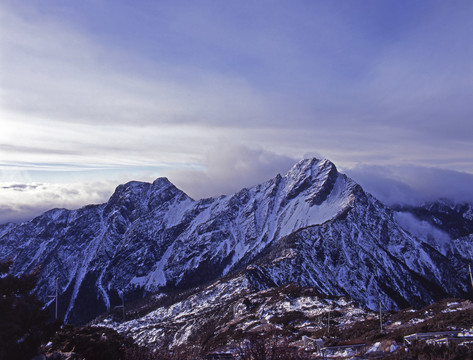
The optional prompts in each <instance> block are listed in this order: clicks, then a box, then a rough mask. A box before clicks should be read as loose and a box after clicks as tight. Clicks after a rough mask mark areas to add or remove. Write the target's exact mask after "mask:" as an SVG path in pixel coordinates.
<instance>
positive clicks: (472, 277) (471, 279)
mask: <svg viewBox="0 0 473 360" xmlns="http://www.w3.org/2000/svg"><path fill="white" fill-rule="evenodd" d="M468 270H469V271H470V281H471V287H472V289H473V276H472V275H471V265H470V264H468Z"/></svg>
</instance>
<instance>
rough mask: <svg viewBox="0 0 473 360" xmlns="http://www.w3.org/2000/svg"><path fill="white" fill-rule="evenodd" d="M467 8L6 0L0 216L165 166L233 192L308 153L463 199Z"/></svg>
mask: <svg viewBox="0 0 473 360" xmlns="http://www.w3.org/2000/svg"><path fill="white" fill-rule="evenodd" d="M472 18H473V2H471V1H448V2H447V1H432V0H429V1H399V0H398V1H378V0H377V1H367V0H359V1H357V0H352V1H328V0H327V1H291V2H289V1H258V2H255V1H133V2H130V1H119V0H118V1H117V0H115V1H111V0H94V1H91V0H90V1H59V0H58V1H54V0H49V1H32V0H25V1H21V2H20V1H13V0H0V69H1V71H0V126H1V129H2V131H1V133H0V204H1V205H0V223H1V222H4V221H10V220H18V219H26V218H29V217H31V216H34V215H37V214H39V213H40V212H41V211H44V210H46V209H48V208H50V207H56V206H59V207H69V208H74V207H78V206H81V205H84V204H86V203H93V202H103V201H106V199H107V198H108V196H110V194H111V192H112V191H113V189H114V187H116V186H117V185H118V184H119V183H122V182H126V181H129V180H145V181H152V180H153V179H154V178H156V177H158V176H167V177H169V179H170V180H171V181H172V182H174V183H175V184H176V185H177V186H179V187H180V188H182V189H183V190H184V191H186V192H188V193H189V194H190V195H191V196H194V197H196V198H198V197H202V196H212V195H218V194H221V193H230V192H233V191H236V190H238V189H240V188H241V187H244V186H251V185H253V184H255V183H257V182H259V181H263V180H265V179H267V178H270V177H272V176H274V175H275V174H276V173H278V172H284V171H286V170H287V169H288V168H289V167H290V166H291V164H293V163H294V162H296V161H297V160H299V159H301V158H303V157H307V156H317V157H324V158H328V159H330V160H332V161H333V162H335V163H336V164H337V166H338V167H339V168H341V169H342V170H344V171H346V172H347V173H348V174H353V176H355V175H356V176H355V178H356V177H358V179H357V180H359V181H360V182H362V185H365V186H367V187H368V190H372V191H373V192H376V191H378V190H379V189H384V192H383V191H378V193H379V195H380V196H383V194H384V195H386V191H387V192H389V191H390V190H389V189H395V190H393V191H392V192H391V193H390V195H389V196H388V195H386V198H385V200H386V201H388V200H389V201H394V200H395V199H396V196H397V197H399V199H400V200H402V196H401V195H398V190H399V188H404V187H407V188H409V189H411V190H413V189H415V191H416V193H421V194H423V195H422V196H421V197H420V198H422V199H424V198H434V197H437V196H450V197H454V198H455V199H456V200H458V201H460V200H461V199H463V198H464V199H467V200H469V199H473V195H472V193H471V192H472V190H470V188H471V186H469V185H468V184H469V183H471V182H469V180H468V179H471V178H470V177H469V176H471V174H473V156H472V154H473V140H472V136H471V134H473V129H472V127H473V121H472V120H473V119H472V115H473V101H472V100H473V99H472V97H473V95H472V94H473V61H472V59H473V41H471V38H472V36H473V21H471V19H472ZM360 169H364V172H361V171H360ZM368 173H369V174H370V175H369V176H367V175H365V174H368ZM416 174H418V176H417V177H416ZM446 174H448V176H445V175H446ZM419 176H421V177H422V178H425V181H423V182H422V183H421V184H417V183H416V182H415V181H414V179H416V178H418V177H419ZM438 179H444V180H443V182H441V181H440V182H439V181H438ZM465 179H466V180H465ZM388 180H389V181H388ZM393 182H394V183H396V184H401V185H402V186H400V187H399V186H397V187H392V186H393ZM423 184H424V185H423ZM432 184H436V185H435V186H433V185H432ZM451 184H457V185H456V186H453V187H454V188H455V189H456V192H455V194H454V195H452V194H450V193H448V194H447V193H445V188H446V187H450V186H451ZM18 185H20V186H18ZM390 186H391V187H390ZM376 189H378V190H376ZM386 189H387V190H386ZM407 193H408V192H406V194H407ZM393 194H395V195H393ZM404 195H405V194H404ZM406 196H407V195H406ZM407 197H409V196H407ZM409 198H410V197H409Z"/></svg>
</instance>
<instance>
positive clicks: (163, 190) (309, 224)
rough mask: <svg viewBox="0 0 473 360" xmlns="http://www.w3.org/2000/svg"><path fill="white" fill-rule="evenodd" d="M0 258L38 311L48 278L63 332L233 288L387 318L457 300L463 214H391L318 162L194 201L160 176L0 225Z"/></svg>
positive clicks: (464, 257) (467, 252)
mask: <svg viewBox="0 0 473 360" xmlns="http://www.w3.org/2000/svg"><path fill="white" fill-rule="evenodd" d="M407 213H409V214H412V216H414V217H415V218H416V219H417V221H419V223H421V222H422V221H424V222H426V223H429V224H430V225H431V226H435V228H436V229H439V231H443V232H444V233H446V234H448V236H447V237H446V238H447V239H448V240H445V239H446V238H445V237H442V238H439V237H436V236H430V237H427V236H425V237H423V236H422V234H416V236H414V234H415V231H412V230H411V231H410V232H408V231H407V230H406V229H405V228H404V227H403V226H402V224H403V221H400V217H399V214H401V217H402V214H407ZM0 249H1V252H0V254H1V255H0V260H2V261H4V260H7V259H11V260H13V266H12V269H11V271H12V272H13V273H14V274H22V273H25V272H31V271H33V270H34V269H38V268H39V269H40V270H39V271H40V272H39V280H38V284H37V287H36V290H35V291H36V293H37V294H38V295H39V296H40V298H42V299H43V300H44V301H45V302H49V303H51V301H52V300H50V298H49V296H50V295H52V293H53V292H54V289H55V279H56V278H57V279H58V285H59V293H60V298H59V310H60V311H59V312H60V315H61V316H62V317H64V318H65V320H66V321H67V322H70V323H74V324H82V323H85V322H87V321H90V320H92V319H93V318H95V317H96V316H97V315H99V314H101V313H102V312H104V311H106V310H107V309H110V308H113V307H114V306H115V305H118V304H120V302H121V300H120V296H121V294H122V293H123V294H125V297H126V298H127V299H130V300H131V299H137V298H140V297H142V296H144V295H145V294H150V293H165V292H170V291H176V290H184V289H190V288H194V287H198V286H203V285H208V284H211V283H212V282H213V281H219V284H221V283H222V281H224V280H225V279H229V280H228V281H230V279H237V278H238V279H245V281H243V280H242V281H240V282H242V283H243V282H244V283H245V286H248V287H250V288H252V289H254V290H263V289H268V288H272V287H276V286H282V285H285V284H289V283H296V284H298V285H299V286H307V287H311V288H313V289H314V291H317V292H319V293H321V294H327V295H338V296H340V295H343V296H346V297H349V298H350V299H353V300H354V301H356V302H357V303H358V304H360V305H362V306H366V307H368V308H372V309H376V308H377V307H378V306H379V302H380V301H381V303H382V306H383V307H384V308H385V309H395V308H402V307H406V306H421V305H425V304H428V303H431V302H433V301H434V300H437V299H441V298H444V297H446V296H456V297H461V296H465V295H466V294H468V291H469V287H468V286H469V281H468V264H469V262H471V261H472V260H473V211H472V206H471V205H467V204H466V205H453V204H449V203H447V202H442V203H433V204H427V205H425V206H423V207H418V208H413V207H409V208H407V207H398V208H396V209H395V211H394V210H392V209H390V208H388V207H386V206H385V205H383V204H382V203H381V202H379V201H378V200H376V199H375V198H374V197H373V196H371V195H370V194H368V193H366V192H365V191H364V190H363V189H362V187H361V186H360V185H358V184H357V183H355V182H354V181H353V180H352V179H350V178H348V177H347V176H346V175H344V174H341V173H339V172H338V171H337V169H336V167H335V165H334V164H333V163H331V162H330V161H328V160H317V159H307V160H302V161H300V162H298V163H297V164H295V165H294V167H293V168H292V169H291V170H290V171H289V172H288V173H287V174H285V175H284V176H281V175H277V176H276V177H274V178H273V179H270V180H268V181H267V182H265V183H262V184H260V185H257V186H254V187H252V188H249V189H242V190H241V191H239V192H238V193H235V194H233V195H228V196H221V197H218V198H208V199H202V200H199V201H195V200H193V199H191V198H190V197H189V196H187V195H186V194H185V193H184V192H182V191H181V190H179V189H177V188H176V187H175V186H174V185H173V184H172V183H170V182H169V181H168V180H167V179H166V178H159V179H157V180H156V181H154V182H153V183H152V184H151V183H143V182H129V183H127V184H124V185H120V186H118V187H117V189H116V190H115V192H114V194H113V195H112V196H111V198H110V199H109V201H108V202H106V203H104V204H100V205H88V206H85V207H83V208H81V209H78V210H66V209H54V210H50V211H48V212H46V213H44V214H43V215H41V216H39V217H37V218H35V219H33V220H31V221H28V222H24V223H21V224H5V225H0ZM233 290H234V289H233ZM233 290H232V291H233ZM219 296H222V295H221V294H220V295H219Z"/></svg>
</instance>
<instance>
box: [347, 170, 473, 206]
mask: <svg viewBox="0 0 473 360" xmlns="http://www.w3.org/2000/svg"><path fill="white" fill-rule="evenodd" d="M346 173H347V174H348V175H349V176H351V177H352V178H353V179H354V180H356V181H357V182H358V183H359V184H360V185H362V186H363V188H364V189H365V190H366V191H368V192H370V193H371V194H373V195H374V196H376V197H377V198H378V199H380V200H381V201H383V202H385V203H386V204H388V205H395V204H406V205H419V204H421V203H423V202H427V201H435V200H438V199H449V200H452V201H454V202H457V203H464V202H473V186H472V184H473V175H472V174H469V173H464V172H459V171H453V170H445V169H438V168H431V167H422V166H413V165H412V166H368V165H365V166H358V167H355V168H352V169H348V170H346Z"/></svg>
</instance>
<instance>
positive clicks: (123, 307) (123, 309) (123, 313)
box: [115, 290, 125, 322]
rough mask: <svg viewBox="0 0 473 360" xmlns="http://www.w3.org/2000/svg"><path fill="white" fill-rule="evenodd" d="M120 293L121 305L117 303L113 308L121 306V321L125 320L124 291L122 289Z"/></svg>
mask: <svg viewBox="0 0 473 360" xmlns="http://www.w3.org/2000/svg"><path fill="white" fill-rule="evenodd" d="M121 293H122V296H121V298H122V304H121V305H118V306H115V309H120V308H122V315H123V322H125V291H124V290H122V291H121Z"/></svg>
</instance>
